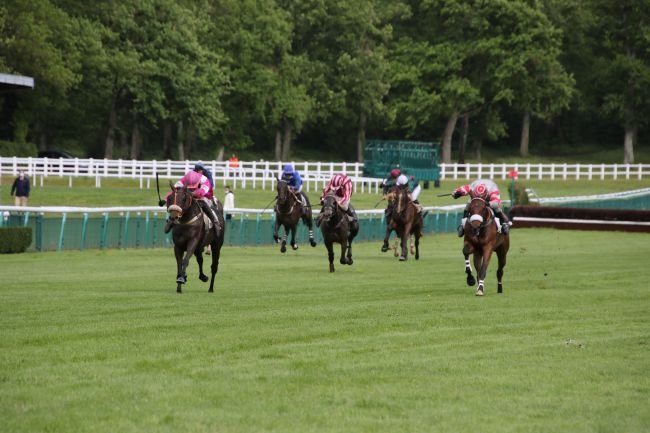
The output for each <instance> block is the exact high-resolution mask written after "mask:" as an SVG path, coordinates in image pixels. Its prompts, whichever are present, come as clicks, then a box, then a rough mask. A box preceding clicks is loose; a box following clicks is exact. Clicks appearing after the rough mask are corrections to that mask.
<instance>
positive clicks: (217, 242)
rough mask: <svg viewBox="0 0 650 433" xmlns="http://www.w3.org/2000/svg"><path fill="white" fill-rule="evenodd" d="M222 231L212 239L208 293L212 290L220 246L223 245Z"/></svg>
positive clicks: (217, 267)
mask: <svg viewBox="0 0 650 433" xmlns="http://www.w3.org/2000/svg"><path fill="white" fill-rule="evenodd" d="M223 237H224V235H223V232H222V233H221V234H219V235H217V237H216V239H215V240H213V241H212V244H211V247H212V266H210V272H211V273H212V277H211V278H210V287H209V288H208V293H212V292H213V291H214V278H215V276H216V275H217V271H218V270H219V257H220V256H221V247H222V246H223Z"/></svg>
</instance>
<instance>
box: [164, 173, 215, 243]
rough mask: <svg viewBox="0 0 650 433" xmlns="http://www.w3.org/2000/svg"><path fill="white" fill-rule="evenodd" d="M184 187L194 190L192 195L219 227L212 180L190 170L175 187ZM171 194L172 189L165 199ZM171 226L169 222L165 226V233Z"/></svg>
mask: <svg viewBox="0 0 650 433" xmlns="http://www.w3.org/2000/svg"><path fill="white" fill-rule="evenodd" d="M182 187H187V188H188V189H191V190H192V196H193V197H194V198H195V199H196V201H197V202H198V203H199V205H200V206H201V209H203V212H204V213H205V214H206V215H207V216H208V217H209V218H210V220H211V221H212V223H213V224H214V225H215V227H219V219H218V218H217V214H216V212H215V211H214V209H213V207H212V205H211V204H214V195H213V191H212V185H211V184H210V180H209V179H208V178H207V177H206V176H205V175H203V174H201V173H200V172H198V171H195V170H190V171H188V172H187V173H185V176H183V177H181V178H180V180H179V181H178V182H176V184H174V188H182ZM171 194H172V192H171V191H170V192H168V193H167V195H166V196H165V199H167V197H169V196H170V195H171ZM170 228H171V223H167V226H165V233H166V232H168V231H169V229H170Z"/></svg>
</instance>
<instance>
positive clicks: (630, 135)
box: [623, 125, 637, 164]
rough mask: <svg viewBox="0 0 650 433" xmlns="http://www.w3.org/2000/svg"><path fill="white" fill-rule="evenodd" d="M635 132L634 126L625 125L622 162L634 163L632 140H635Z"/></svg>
mask: <svg viewBox="0 0 650 433" xmlns="http://www.w3.org/2000/svg"><path fill="white" fill-rule="evenodd" d="M636 134H637V127H636V126H629V125H626V126H625V139H624V141H623V164H634V142H635V141H636Z"/></svg>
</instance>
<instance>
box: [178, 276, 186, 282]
mask: <svg viewBox="0 0 650 433" xmlns="http://www.w3.org/2000/svg"><path fill="white" fill-rule="evenodd" d="M176 282H177V283H178V284H185V283H186V282H187V278H185V277H183V276H181V277H178V278H176Z"/></svg>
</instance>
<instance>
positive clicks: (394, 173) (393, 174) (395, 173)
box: [390, 168, 402, 179]
mask: <svg viewBox="0 0 650 433" xmlns="http://www.w3.org/2000/svg"><path fill="white" fill-rule="evenodd" d="M400 174H402V172H401V171H400V169H399V168H394V169H392V170H391V171H390V177H392V178H394V179H397V176H399V175H400Z"/></svg>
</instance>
